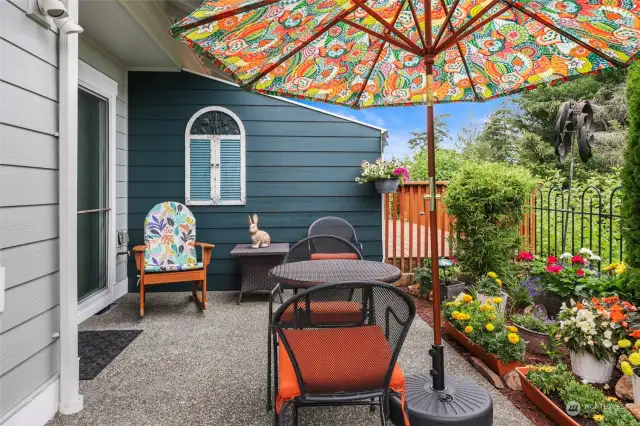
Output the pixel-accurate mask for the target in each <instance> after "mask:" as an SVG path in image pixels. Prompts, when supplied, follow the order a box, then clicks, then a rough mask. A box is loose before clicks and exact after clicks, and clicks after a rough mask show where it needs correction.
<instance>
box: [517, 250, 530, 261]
mask: <svg viewBox="0 0 640 426" xmlns="http://www.w3.org/2000/svg"><path fill="white" fill-rule="evenodd" d="M523 260H526V261H531V260H533V255H532V254H531V253H530V252H528V251H521V252H520V253H518V261H519V262H521V261H523Z"/></svg>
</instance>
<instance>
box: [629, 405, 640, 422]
mask: <svg viewBox="0 0 640 426" xmlns="http://www.w3.org/2000/svg"><path fill="white" fill-rule="evenodd" d="M625 407H626V408H627V410H629V412H630V413H631V414H633V416H634V417H635V418H636V419H638V420H640V404H625Z"/></svg>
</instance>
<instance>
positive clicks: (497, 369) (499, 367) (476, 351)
mask: <svg viewBox="0 0 640 426" xmlns="http://www.w3.org/2000/svg"><path fill="white" fill-rule="evenodd" d="M444 329H445V331H446V332H447V334H449V335H450V336H451V337H453V338H454V339H456V341H457V342H458V343H460V344H461V345H462V346H464V347H465V348H467V349H468V350H469V352H471V353H472V354H473V356H475V357H476V358H479V359H480V360H482V362H484V363H485V364H486V365H487V367H489V368H490V369H491V371H493V372H494V373H496V374H497V375H498V376H504V375H505V374H507V373H508V372H509V371H511V370H513V369H515V368H517V367H520V365H521V364H520V363H519V362H518V361H512V362H509V363H507V364H504V363H503V362H502V361H500V360H499V359H498V357H496V356H495V355H494V354H490V353H489V352H487V351H486V350H485V349H484V348H483V347H482V346H480V345H476V344H475V343H473V342H472V341H471V340H469V338H468V337H467V336H465V335H464V334H463V333H461V332H460V331H459V330H458V329H457V328H455V327H454V326H453V324H451V323H450V322H449V321H447V322H445V323H444Z"/></svg>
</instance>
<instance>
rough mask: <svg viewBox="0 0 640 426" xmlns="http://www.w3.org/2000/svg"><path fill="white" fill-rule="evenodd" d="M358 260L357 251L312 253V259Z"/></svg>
mask: <svg viewBox="0 0 640 426" xmlns="http://www.w3.org/2000/svg"><path fill="white" fill-rule="evenodd" d="M331 259H337V260H358V259H360V258H359V257H358V255H357V254H355V253H311V260H331Z"/></svg>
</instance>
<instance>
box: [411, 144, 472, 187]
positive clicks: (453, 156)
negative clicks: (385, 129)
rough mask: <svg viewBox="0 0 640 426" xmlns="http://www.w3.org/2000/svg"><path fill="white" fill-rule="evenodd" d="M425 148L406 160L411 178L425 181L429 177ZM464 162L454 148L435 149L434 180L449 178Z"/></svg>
mask: <svg viewBox="0 0 640 426" xmlns="http://www.w3.org/2000/svg"><path fill="white" fill-rule="evenodd" d="M428 158H429V156H428V153H427V151H426V150H422V151H418V152H416V153H415V154H414V155H413V158H411V159H409V160H407V161H406V164H407V166H408V167H409V170H410V171H411V179H412V180H418V181H419V180H422V181H426V180H428V179H429V171H428V166H427V160H428ZM463 164H464V158H463V157H462V155H460V154H459V153H458V152H457V151H456V150H454V149H443V148H440V149H437V150H436V180H451V179H452V178H453V176H454V175H455V174H456V173H457V172H458V170H459V169H460V168H461V167H462V165H463Z"/></svg>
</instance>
